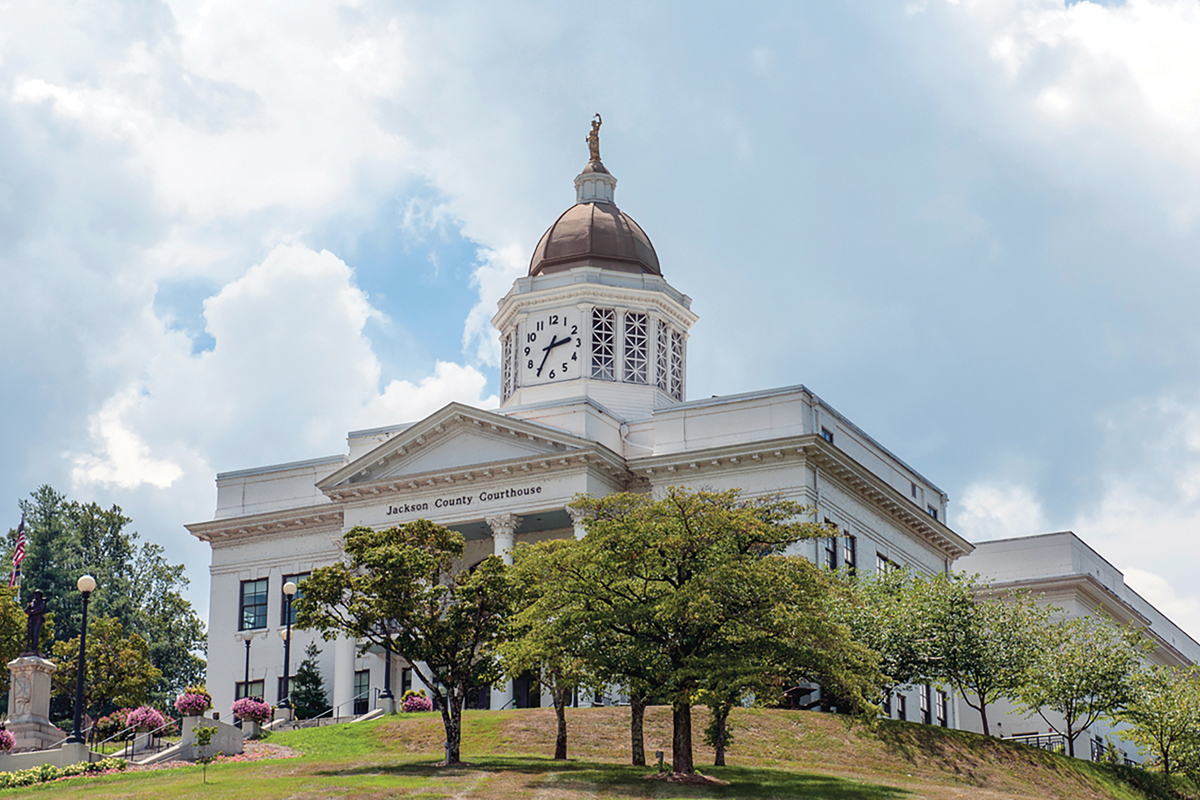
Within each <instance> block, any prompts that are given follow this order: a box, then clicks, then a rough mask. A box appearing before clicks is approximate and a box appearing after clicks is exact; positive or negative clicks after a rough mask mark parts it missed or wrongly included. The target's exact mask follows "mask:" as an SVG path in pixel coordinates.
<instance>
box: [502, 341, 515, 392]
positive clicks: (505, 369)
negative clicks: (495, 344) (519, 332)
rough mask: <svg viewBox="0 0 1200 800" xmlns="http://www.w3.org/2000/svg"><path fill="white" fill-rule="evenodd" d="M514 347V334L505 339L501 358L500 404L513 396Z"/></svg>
mask: <svg viewBox="0 0 1200 800" xmlns="http://www.w3.org/2000/svg"><path fill="white" fill-rule="evenodd" d="M512 362H513V346H512V334H511V333H510V334H509V335H508V336H505V337H504V347H503V354H502V355H501V357H500V402H502V403H503V402H505V401H506V400H508V398H510V397H512V396H513V390H514V389H515V388H516V387H515V386H513V375H514V373H515V372H516V370H514V369H513V363H512Z"/></svg>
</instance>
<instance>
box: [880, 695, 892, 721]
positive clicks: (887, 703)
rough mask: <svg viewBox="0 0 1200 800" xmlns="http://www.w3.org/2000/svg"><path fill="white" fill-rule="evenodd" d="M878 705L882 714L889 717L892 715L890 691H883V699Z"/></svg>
mask: <svg viewBox="0 0 1200 800" xmlns="http://www.w3.org/2000/svg"><path fill="white" fill-rule="evenodd" d="M879 705H880V706H881V707H882V708H883V713H884V715H885V716H887V717H888V718H889V719H890V718H891V716H892V693H891V692H884V693H883V701H882V702H881V703H880V704H879Z"/></svg>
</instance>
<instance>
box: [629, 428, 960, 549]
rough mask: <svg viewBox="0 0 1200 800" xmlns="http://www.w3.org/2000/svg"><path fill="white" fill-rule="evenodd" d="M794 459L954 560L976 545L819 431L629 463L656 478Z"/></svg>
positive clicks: (742, 467)
mask: <svg viewBox="0 0 1200 800" xmlns="http://www.w3.org/2000/svg"><path fill="white" fill-rule="evenodd" d="M790 458H799V459H802V460H804V461H807V462H810V463H812V464H813V465H814V466H816V467H817V468H818V469H820V470H822V471H823V472H824V474H825V475H826V476H829V477H832V478H834V479H835V480H837V482H838V483H841V484H842V485H844V486H846V487H847V488H848V489H851V490H853V491H854V492H855V493H856V494H858V495H859V496H861V497H863V498H864V499H865V500H867V501H868V502H870V503H871V504H872V505H873V506H874V507H875V508H876V509H878V510H879V511H881V512H883V515H884V516H885V517H889V518H891V519H893V520H895V521H896V522H897V523H899V524H900V525H901V526H903V527H904V528H906V529H907V530H908V531H909V532H911V533H912V534H914V535H915V536H917V538H919V539H921V540H922V541H924V542H925V543H926V544H928V545H930V546H931V547H933V548H934V549H935V550H937V551H938V552H940V553H942V554H943V555H944V556H945V557H947V558H949V559H951V560H953V559H956V558H959V557H960V556H964V555H966V554H967V553H970V552H971V551H972V550H974V549H975V546H974V545H972V544H971V543H970V542H968V541H967V540H966V539H964V538H963V537H961V536H959V535H958V534H957V533H955V532H954V531H953V530H951V529H950V528H949V527H948V526H946V525H945V524H944V523H942V522H941V521H940V520H936V519H934V518H933V517H931V516H929V515H928V514H926V513H925V512H924V511H923V510H922V509H920V508H918V507H917V506H915V505H913V504H912V502H910V501H909V500H908V499H907V498H906V497H905V496H904V495H902V494H901V493H900V492H898V491H896V490H895V489H894V488H892V487H891V486H889V485H888V484H887V483H886V482H885V481H884V480H883V479H881V478H880V477H878V476H877V475H875V474H874V473H872V472H871V471H870V470H868V469H867V468H866V467H864V466H863V465H862V464H860V463H858V462H857V461H855V460H854V459H853V458H851V457H850V456H848V455H847V454H846V453H844V452H842V451H841V450H839V449H837V448H836V447H834V446H833V445H832V444H830V443H829V442H827V441H825V440H824V439H822V438H821V437H820V436H817V435H816V434H804V435H802V436H791V437H786V438H782V439H767V440H764V441H758V442H746V443H744V444H737V445H726V446H722V447H713V448H706V449H704V450H689V451H687V452H680V453H670V454H664V455H658V456H646V457H643V458H638V459H631V460H630V462H629V467H630V469H631V470H633V471H634V472H635V473H637V474H640V475H643V476H645V477H646V478H648V479H649V480H651V481H654V480H655V479H661V477H662V476H663V475H664V474H665V475H670V474H671V473H674V472H678V471H682V470H688V471H692V470H701V471H702V470H706V469H721V470H725V469H729V468H731V467H737V468H739V469H745V468H747V467H748V468H750V469H756V468H758V467H755V465H756V464H761V465H766V464H770V463H772V462H776V461H780V462H781V461H783V460H786V459H790Z"/></svg>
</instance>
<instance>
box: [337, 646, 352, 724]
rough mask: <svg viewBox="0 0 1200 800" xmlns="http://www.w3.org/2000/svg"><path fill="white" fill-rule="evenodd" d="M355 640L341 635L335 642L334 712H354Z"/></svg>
mask: <svg viewBox="0 0 1200 800" xmlns="http://www.w3.org/2000/svg"><path fill="white" fill-rule="evenodd" d="M354 650H355V648H354V640H353V639H350V638H347V637H345V636H339V637H338V638H337V640H335V641H334V643H333V708H334V711H333V714H334V716H338V717H348V716H350V715H351V714H353V713H354V703H352V702H351V701H352V700H353V699H354Z"/></svg>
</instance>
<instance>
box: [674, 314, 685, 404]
mask: <svg viewBox="0 0 1200 800" xmlns="http://www.w3.org/2000/svg"><path fill="white" fill-rule="evenodd" d="M671 397H673V398H674V399H676V400H678V401H679V402H681V403H682V402H683V334H682V333H680V332H679V331H677V330H672V331H671Z"/></svg>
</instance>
